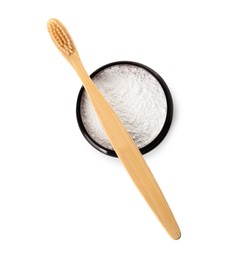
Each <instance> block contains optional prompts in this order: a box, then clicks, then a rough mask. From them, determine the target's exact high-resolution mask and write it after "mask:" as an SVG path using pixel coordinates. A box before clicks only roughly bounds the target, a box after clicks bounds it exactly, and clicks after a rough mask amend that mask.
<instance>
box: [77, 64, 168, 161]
mask: <svg viewBox="0 0 241 260" xmlns="http://www.w3.org/2000/svg"><path fill="white" fill-rule="evenodd" d="M90 77H91V78H92V80H93V81H94V82H95V84H96V86H97V87H98V88H99V90H100V91H101V92H102V94H103V96H104V97H105V98H106V99H107V101H108V102H109V104H110V105H111V106H112V108H113V110H114V111H115V112H116V114H117V115H118V116H119V118H120V119H121V121H122V123H123V124H124V125H125V126H126V128H127V130H128V131H129V133H130V135H131V136H132V138H133V139H134V141H135V142H136V144H137V146H138V148H139V150H140V152H141V153H142V154H145V153H147V152H149V151H151V150H153V149H154V148H155V147H156V146H157V145H159V144H160V143H161V141H162V140H163V139H164V137H165V136H166V134H167V132H168V130H169V128H170V125H171V122H172V116H173V102H172V97H171V93H170V91H169V89H168V87H167V85H166V83H165V81H164V80H163V79H162V77H161V76H160V75H158V74H157V73H156V72H155V71H154V70H152V69H151V68H149V67H147V66H145V65H143V64H140V63H137V62H132V61H118V62H113V63H109V64H107V65H104V66H102V67H101V68H99V69H97V70H96V71H94V72H93V73H92V74H91V75H90ZM124 83H125V84H124ZM123 84H124V85H123ZM120 85H121V87H122V88H123V86H124V87H125V90H123V89H120ZM125 97H126V98H125ZM145 97H147V98H146V99H147V100H146V99H145ZM135 102H138V103H135ZM122 103H123V104H122ZM133 106H134V107H133ZM137 106H138V109H135V107H137ZM142 107H143V108H142ZM142 110H143V111H144V112H143V113H142V112H141V111H142ZM76 115H77V121H78V125H79V127H80V130H81V132H82V134H83V135H84V137H85V139H86V140H87V141H88V142H89V143H90V144H91V145H92V146H93V147H94V148H96V149H97V150H98V151H100V152H102V153H104V154H106V155H109V156H114V157H117V155H116V153H115V151H114V150H113V148H112V147H111V144H110V143H108V142H109V141H108V138H107V137H106V136H105V133H104V131H103V129H102V127H101V125H100V123H99V122H97V121H98V119H97V116H96V115H95V112H94V110H93V108H92V106H91V104H90V101H89V99H88V96H87V94H86V91H85V89H84V87H83V86H82V88H81V89H80V92H79V95H78V99H77V105H76ZM142 115H143V116H142ZM142 117H143V118H142ZM98 124H99V125H98ZM142 126H143V130H142ZM152 127H153V129H152ZM97 128H98V129H97ZM136 129H137V130H138V131H139V133H136ZM142 139H143V140H144V141H143V140H142Z"/></svg>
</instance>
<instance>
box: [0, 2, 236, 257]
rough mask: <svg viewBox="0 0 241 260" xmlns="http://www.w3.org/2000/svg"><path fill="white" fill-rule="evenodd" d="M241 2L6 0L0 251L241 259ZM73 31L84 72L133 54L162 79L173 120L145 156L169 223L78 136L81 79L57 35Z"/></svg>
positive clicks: (1, 58) (1, 22)
mask: <svg viewBox="0 0 241 260" xmlns="http://www.w3.org/2000/svg"><path fill="white" fill-rule="evenodd" d="M239 4H240V1H234V0H228V1H212V0H208V1H191V0H190V1H187V0H184V1H170V0H169V1H154V0H149V1H131V0H122V1H110V0H102V1H97V0H96V1H94V0H88V1H87V0H86V1H77V0H76V1H74V0H68V1H59V0H58V1H57V0H56V1H55V0H54V1H47V0H46V1H30V0H21V1H17V0H12V1H11V0H9V1H1V3H0V33H1V36H0V37H1V40H0V47H1V55H0V124H1V125H0V160H1V161H0V259H1V260H7V259H11V260H13V259H14V260H16V259H24V260H28V259H31V260H32V259H41V260H42V259H45V260H47V259H58V260H61V259H72V260H74V259H85V260H94V259H95V260H96V259H105V260H108V259H111V260H112V259H128V260H129V259H130V260H131V259H139V260H142V259H152V260H157V259H165V260H171V259H186V260H189V259H190V260H191V259H192V260H193V259H195V260H198V259H220V258H221V257H222V259H232V260H235V259H240V258H241V249H240V234H241V224H240V219H241V203H240V200H241V189H240V183H241V182H240V173H241V165H240V150H241V149H240V147H241V137H240V133H241V123H240V111H241V101H240V99H241V90H240V89H241V75H240V67H241V47H240V46H241V36H240V35H241V34H240V32H241V30H240V29H241V15H240V10H241V7H240V5H239ZM51 17H55V18H58V19H60V20H61V21H62V22H63V23H64V24H65V25H66V27H67V28H68V29H69V31H70V32H71V34H72V36H73V38H74V40H75V43H76V45H77V46H78V49H79V53H80V56H81V58H82V61H83V63H84V64H85V66H86V69H87V71H88V72H89V73H91V72H92V71H94V70H95V69H97V68H98V67H100V66H102V65H104V64H106V63H109V62H113V61H118V60H132V61H137V62H141V63H143V64H146V65H147V66H149V67H151V68H153V69H154V70H156V71H157V72H158V73H159V74H160V75H161V76H162V77H163V78H164V79H165V81H166V82H167V84H168V86H169V88H170V90H171V92H172V95H173V99H174V104H175V116H174V120H173V124H172V127H171V130H170V132H169V134H168V136H167V137H166V139H165V140H164V142H163V143H162V144H161V145H160V146H159V147H158V148H157V149H155V150H154V151H152V152H150V153H149V154H147V155H146V156H145V158H146V160H147V162H148V164H149V166H150V168H151V169H152V171H153V173H154V175H155V177H156V179H157V181H158V183H159V184H160V186H161V188H162V190H163V192H164V194H165V195H166V197H167V200H168V202H169V204H170V206H171V208H172V210H173V212H174V214H175V216H176V218H177V220H178V223H179V225H180V227H181V230H182V238H181V239H180V240H178V241H173V240H171V239H170V238H169V236H168V235H167V234H166V233H165V231H164V230H163V228H162V226H161V225H160V224H159V222H158V221H157V219H156V217H155V216H154V214H153V213H152V212H151V210H150V209H149V207H148V206H147V205H146V203H145V201H144V200H143V199H142V197H141V195H140V194H139V192H138V191H137V190H136V188H135V186H134V184H133V183H132V181H131V179H130V178H129V176H128V174H127V173H126V172H125V170H124V168H123V167H122V165H121V163H120V162H119V161H118V160H117V159H114V158H111V157H107V156H105V155H103V154H101V153H99V152H98V151H96V150H95V149H94V148H92V147H91V146H90V145H89V144H88V143H87V142H86V140H85V139H84V138H83V136H82V135H81V133H80V131H79V128H78V125H77V121H76V117H75V105H76V99H77V95H78V92H79V89H80V87H81V82H80V80H79V79H78V77H77V75H76V74H75V72H74V71H73V70H72V68H71V67H70V66H69V65H68V64H67V62H66V61H65V59H63V57H62V56H61V55H60V53H59V52H58V51H57V50H56V48H55V46H54V45H53V43H52V41H51V39H50V37H49V35H48V33H47V29H46V23H47V20H48V19H49V18H51Z"/></svg>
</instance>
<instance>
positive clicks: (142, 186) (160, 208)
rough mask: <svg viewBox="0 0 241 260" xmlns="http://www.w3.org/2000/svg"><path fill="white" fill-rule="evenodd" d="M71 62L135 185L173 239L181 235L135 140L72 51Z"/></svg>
mask: <svg viewBox="0 0 241 260" xmlns="http://www.w3.org/2000/svg"><path fill="white" fill-rule="evenodd" d="M70 63H71V64H72V66H73V68H74V69H75V70H76V72H77V74H78V75H79V77H80V79H81V80H82V82H83V84H84V86H85V89H86V92H87V94H88V96H89V98H90V100H91V102H92V104H93V106H94V109H95V111H96V113H97V115H98V117H99V120H100V122H101V124H102V127H103V128H104V130H105V132H106V134H107V136H108V137H109V140H110V142H111V145H112V146H113V148H114V150H115V152H116V154H117V155H118V157H119V158H120V160H121V162H122V163H123V165H124V166H125V168H126V170H127V171H128V173H129V175H130V176H131V178H132V180H133V181H134V183H135V185H136V186H137V188H138V189H139V191H140V192H141V193H142V195H143V196H144V198H145V200H146V201H147V203H148V204H149V206H150V207H151V209H152V210H153V212H154V213H155V214H156V216H157V218H158V219H159V221H160V222H161V223H162V225H163V226H164V228H165V229H166V231H167V232H168V233H169V235H170V236H171V237H172V238H173V239H179V238H180V236H181V232H180V229H179V227H178V225H177V222H176V220H175V218H174V216H173V214H172V212H171V209H170V208H169V206H168V203H167V201H166V199H165V197H164V195H163V193H162V191H161V189H160V188H159V186H158V184H157V182H156V180H155V178H154V176H153V175H152V173H151V171H150V169H149V167H148V165H147V164H146V162H145V160H144V158H143V156H142V154H141V153H140V151H139V149H138V148H137V146H136V144H135V143H134V141H133V140H132V138H131V137H130V135H129V133H128V132H127V130H126V128H125V127H124V126H123V124H122V123H121V121H120V120H119V118H118V117H117V115H116V114H115V113H114V112H113V110H112V108H111V107H110V105H109V104H108V103H107V102H106V100H105V99H104V98H103V96H102V94H101V93H100V92H99V90H98V89H97V87H96V86H95V85H94V83H93V81H92V80H91V79H90V77H89V76H88V74H87V73H86V71H85V69H84V67H83V65H82V63H81V61H80V60H79V58H78V56H75V55H73V57H72V58H71V59H70Z"/></svg>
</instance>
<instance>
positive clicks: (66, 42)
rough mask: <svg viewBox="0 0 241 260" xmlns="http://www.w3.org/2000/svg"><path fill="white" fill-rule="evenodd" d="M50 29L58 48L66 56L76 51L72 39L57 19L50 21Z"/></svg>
mask: <svg viewBox="0 0 241 260" xmlns="http://www.w3.org/2000/svg"><path fill="white" fill-rule="evenodd" d="M48 31H49V34H50V36H51V38H52V40H53V41H54V43H55V45H56V46H57V48H58V49H59V50H60V51H61V52H62V53H63V54H64V55H66V56H71V55H72V54H73V53H74V45H73V42H72V39H71V37H70V35H69V33H68V32H67V30H66V29H65V28H64V26H63V25H62V24H61V23H60V22H59V21H58V20H56V19H50V20H49V21H48Z"/></svg>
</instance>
